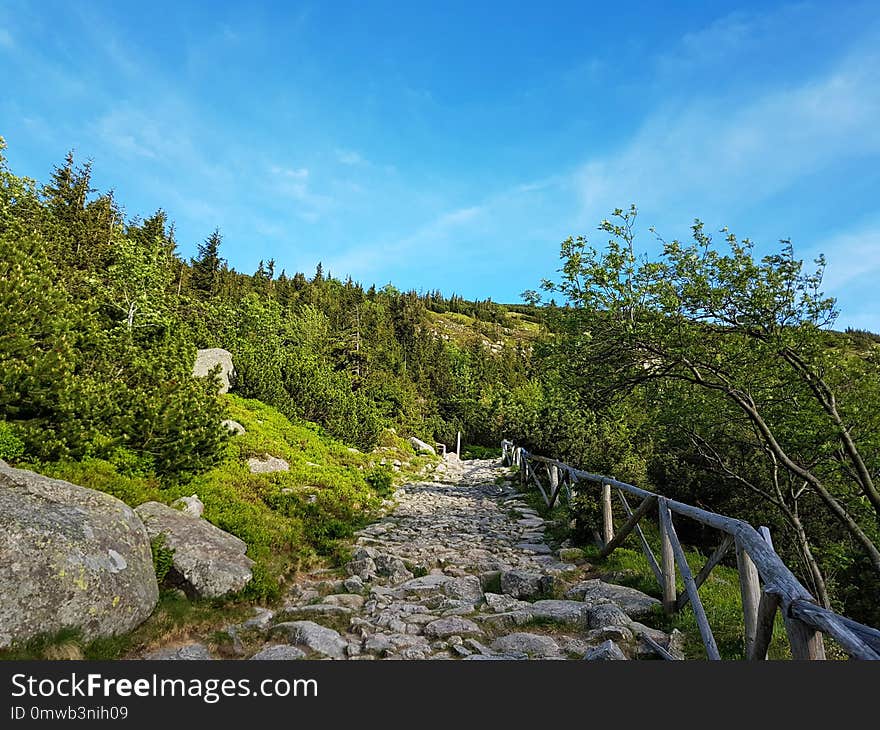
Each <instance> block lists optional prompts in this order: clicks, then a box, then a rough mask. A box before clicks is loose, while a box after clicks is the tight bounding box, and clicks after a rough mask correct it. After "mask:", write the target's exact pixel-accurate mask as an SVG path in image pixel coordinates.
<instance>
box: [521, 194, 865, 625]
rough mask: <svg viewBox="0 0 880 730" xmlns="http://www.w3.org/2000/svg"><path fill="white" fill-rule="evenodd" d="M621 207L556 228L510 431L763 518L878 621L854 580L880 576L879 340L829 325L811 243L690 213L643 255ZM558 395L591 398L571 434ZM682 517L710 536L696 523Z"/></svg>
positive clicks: (786, 553) (818, 586)
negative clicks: (810, 265)
mask: <svg viewBox="0 0 880 730" xmlns="http://www.w3.org/2000/svg"><path fill="white" fill-rule="evenodd" d="M635 219H636V210H635V208H631V209H630V210H629V211H626V212H624V211H622V210H617V211H615V216H614V222H611V221H608V220H606V221H603V222H602V224H601V226H600V230H601V231H602V233H603V234H606V235H607V236H609V240H608V243H607V245H606V247H605V248H604V250H601V251H600V250H597V249H595V248H593V247H592V246H590V245H589V242H588V241H587V239H585V238H583V237H579V238H577V239H568V240H567V241H565V242H564V243H563V244H562V248H561V259H562V262H563V265H562V267H561V268H560V270H559V274H560V277H559V279H558V281H555V282H553V281H546V282H544V288H545V289H547V290H548V291H551V292H554V293H557V294H559V295H562V296H563V297H564V298H565V301H566V304H567V306H566V307H563V308H558V307H554V306H549V307H547V310H548V316H547V321H548V323H549V326H550V328H551V329H552V330H553V333H554V337H553V338H551V339H550V340H549V341H548V342H547V343H546V344H545V345H544V347H543V349H542V351H541V353H540V356H539V361H538V363H539V368H538V369H539V372H540V373H541V382H542V384H541V387H535V386H529V387H532V388H535V390H534V393H533V394H532V395H529V394H523V395H521V396H519V404H518V413H520V414H523V415H524V416H525V417H524V418H523V416H522V415H521V416H520V418H522V420H523V422H524V426H526V428H523V432H522V435H523V436H524V437H525V438H526V444H527V445H528V444H530V443H531V444H532V445H533V448H535V450H544V451H545V453H553V454H555V455H557V456H560V457H562V458H564V459H565V460H568V461H571V462H573V463H575V464H577V465H585V466H588V467H589V468H590V470H591V471H594V472H602V473H606V474H610V475H614V476H617V477H618V478H623V479H627V480H629V481H635V482H636V483H644V484H647V485H649V486H651V487H653V488H654V489H655V490H656V491H658V492H660V493H663V494H666V495H667V496H671V497H674V498H678V499H681V500H682V501H687V502H691V503H695V504H700V505H701V506H704V507H707V508H709V509H712V510H715V511H718V512H722V513H728V514H731V515H735V516H738V517H740V518H743V519H746V520H749V521H751V522H753V523H755V524H766V525H769V526H770V527H771V530H772V531H773V534H774V543H775V545H776V548H777V550H778V551H779V552H780V553H781V554H782V555H783V558H784V559H785V560H786V562H787V564H789V565H790V566H792V567H793V568H794V569H795V570H796V571H797V572H798V574H799V577H800V578H801V580H802V581H804V583H805V584H806V585H808V586H810V587H811V588H812V590H813V592H814V595H816V597H817V598H818V599H819V600H820V601H821V602H822V603H824V604H826V605H830V606H832V607H834V608H836V609H839V610H842V611H843V612H844V613H847V614H848V615H851V616H853V617H856V618H861V619H862V620H865V621H867V622H868V623H876V622H877V620H878V618H880V614H877V608H876V602H874V601H873V600H871V599H866V598H865V596H867V595H876V590H877V587H878V585H880V581H878V578H880V551H878V540H880V529H878V528H880V509H878V508H880V499H878V497H880V493H878V491H877V487H876V476H877V472H878V467H880V440H878V438H880V414H878V408H877V405H878V403H880V378H878V377H877V376H878V365H880V348H878V347H877V345H876V343H875V342H874V341H873V340H872V338H870V337H868V338H866V337H865V335H864V333H854V332H849V333H840V332H834V331H833V330H831V325H832V324H833V323H834V321H835V318H836V316H837V312H836V310H835V303H834V300H833V299H832V298H830V297H827V296H826V295H825V294H823V292H822V290H821V283H822V273H823V269H824V261H823V260H822V259H821V257H820V258H819V259H818V260H817V261H816V268H815V270H812V271H805V270H804V266H803V262H802V261H800V260H798V259H797V258H796V257H795V255H794V250H793V247H792V245H791V243H790V242H788V241H782V242H781V245H780V247H779V249H778V250H776V251H774V252H772V253H770V254H768V255H766V256H764V257H763V258H761V259H758V258H757V257H756V256H755V253H754V246H753V244H752V242H751V241H749V240H748V239H738V238H737V237H736V236H734V235H733V234H731V233H729V232H728V231H726V230H725V231H723V233H724V241H723V243H722V244H721V245H718V244H717V243H716V242H715V241H713V239H712V236H710V235H709V234H708V233H706V231H705V230H704V226H703V224H702V223H700V222H699V221H697V222H695V224H694V226H693V236H692V241H691V242H690V243H687V244H685V243H682V242H679V241H672V242H666V241H663V240H662V239H660V244H661V245H662V252H661V254H660V256H658V257H657V258H656V259H650V258H648V257H647V256H644V255H643V256H638V255H637V254H636V252H635V251H636V246H635ZM527 296H528V298H530V299H531V300H532V301H533V302H535V301H537V294H535V293H534V292H530V293H527ZM560 401H561V402H563V403H569V404H571V405H570V406H569V407H570V409H571V412H573V413H575V414H576V415H577V419H578V420H580V419H581V414H582V409H585V410H586V411H587V412H588V413H589V416H588V418H587V419H586V420H584V421H583V423H582V425H580V426H578V427H576V428H578V429H579V431H580V434H579V437H578V438H577V439H576V440H575V441H574V442H571V441H569V440H567V439H566V436H567V435H568V434H570V433H572V430H571V428H570V427H569V425H568V422H565V421H563V422H562V423H560V421H559V419H558V418H551V417H550V416H551V415H552V414H553V405H552V404H553V403H554V402H560ZM542 402H543V403H544V404H545V405H544V410H543V411H541V410H539V409H536V408H535V404H539V403H542ZM536 410H537V413H536ZM559 414H560V417H561V418H564V417H565V411H564V410H563V409H559ZM560 427H561V433H560ZM577 432H578V431H574V433H577ZM529 434H531V435H529ZM549 444H556V446H555V448H553V449H551V450H546V448H545V447H546V446H547V445H549ZM681 532H682V537H683V538H685V539H686V540H688V541H690V542H691V543H692V544H696V545H698V546H702V547H705V548H711V543H710V540H711V537H709V535H707V534H704V532H703V531H702V530H699V529H697V528H696V527H694V526H690V529H688V526H687V525H685V526H684V527H683V528H682V530H681ZM856 586H858V587H859V588H858V589H857V588H855V587H856Z"/></svg>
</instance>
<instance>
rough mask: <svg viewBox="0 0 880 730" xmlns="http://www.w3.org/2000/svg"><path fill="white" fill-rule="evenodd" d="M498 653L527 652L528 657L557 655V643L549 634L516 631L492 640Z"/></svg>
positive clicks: (493, 646)
mask: <svg viewBox="0 0 880 730" xmlns="http://www.w3.org/2000/svg"><path fill="white" fill-rule="evenodd" d="M492 648H493V649H494V650H495V651H497V652H498V653H499V654H527V655H528V656H530V657H555V656H559V653H560V651H559V645H558V644H557V643H556V642H555V641H554V640H553V639H552V638H550V637H549V636H543V635H541V634H530V633H526V632H517V633H513V634H508V635H507V636H501V637H499V638H497V639H495V641H493V642H492Z"/></svg>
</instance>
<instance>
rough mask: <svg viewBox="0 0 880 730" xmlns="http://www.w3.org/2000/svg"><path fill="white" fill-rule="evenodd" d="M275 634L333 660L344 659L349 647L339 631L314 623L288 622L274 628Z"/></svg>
mask: <svg viewBox="0 0 880 730" xmlns="http://www.w3.org/2000/svg"><path fill="white" fill-rule="evenodd" d="M272 633H273V634H283V635H285V636H286V637H287V638H288V640H289V641H290V642H291V643H293V644H297V645H300V646H305V647H307V648H308V649H311V650H312V651H314V652H317V653H318V654H323V655H324V656H328V657H331V658H332V659H344V658H345V647H346V646H347V645H348V642H346V641H345V640H344V639H343V638H342V637H341V636H340V635H339V632H338V631H334V630H333V629H328V628H326V627H324V626H321V625H319V624H316V623H314V622H313V621H286V622H285V623H281V624H276V625H275V626H273V627H272Z"/></svg>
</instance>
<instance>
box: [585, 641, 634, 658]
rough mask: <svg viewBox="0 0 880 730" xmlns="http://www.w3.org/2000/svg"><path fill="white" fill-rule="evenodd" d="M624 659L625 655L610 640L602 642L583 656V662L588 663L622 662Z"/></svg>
mask: <svg viewBox="0 0 880 730" xmlns="http://www.w3.org/2000/svg"><path fill="white" fill-rule="evenodd" d="M625 659H626V655H625V654H624V653H623V652H622V651H621V649H620V647H619V646H618V645H617V644H615V643H614V642H613V641H611V639H609V640H608V641H603V642H602V643H601V644H599V646H597V647H595V648H593V649H590V651H588V652H587V653H586V654H584V660H585V661H588V662H601V661H622V660H625Z"/></svg>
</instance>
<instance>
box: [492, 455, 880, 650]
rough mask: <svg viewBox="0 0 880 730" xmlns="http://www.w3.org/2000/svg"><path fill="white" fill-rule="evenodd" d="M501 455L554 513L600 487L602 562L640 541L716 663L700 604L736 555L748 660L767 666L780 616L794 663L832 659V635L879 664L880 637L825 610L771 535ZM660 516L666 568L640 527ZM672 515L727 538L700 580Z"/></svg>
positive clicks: (671, 607) (539, 462) (544, 463)
mask: <svg viewBox="0 0 880 730" xmlns="http://www.w3.org/2000/svg"><path fill="white" fill-rule="evenodd" d="M501 449H502V463H504V464H505V465H509V466H517V467H519V474H520V482H521V484H522V485H523V487H525V486H527V485H534V486H535V487H537V488H538V490H539V491H540V492H541V495H542V496H543V498H544V502H545V503H546V504H547V506H548V507H549V508H552V507H553V505H554V504H555V503H556V502H557V500H558V499H559V497H560V495H561V494H563V493H564V494H565V495H566V496H567V497H568V499H569V500H570V499H571V496H572V494H573V493H574V490H575V487H576V486H579V485H580V484H581V483H585V484H596V485H599V486H600V490H601V504H602V523H603V524H602V536H601V541H600V542H601V544H602V547H601V550H600V557H607V556H608V555H610V554H611V553H612V552H613V551H614V550H615V549H616V548H617V547H619V546H620V545H621V544H622V543H623V541H624V540H625V539H626V538H627V537H628V536H629V535H630V534H631V533H635V534H636V536H637V537H638V540H639V543H640V544H641V548H642V552H643V553H644V555H645V558H646V559H647V561H648V564H649V565H650V567H651V570H652V572H653V573H654V575H655V577H656V578H657V582H658V584H659V585H660V592H661V594H662V596H663V607H664V609H665V610H666V611H667V612H670V613H671V612H674V611H679V610H681V609H682V608H684V607H685V606H686V605H687V604H688V603H690V604H691V607H692V609H693V611H694V615H695V617H696V621H697V626H698V627H699V630H700V636H701V638H702V640H703V646H704V647H705V648H706V655H707V656H708V657H709V659H720V658H721V656H720V654H719V652H718V646H717V644H716V643H715V637H714V636H713V634H712V629H711V627H710V626H709V621H708V619H707V617H706V611H705V610H704V608H703V604H702V602H701V601H700V595H699V588H700V585H702V583H703V582H704V581H705V580H706V578H707V577H708V576H709V574H710V573H711V572H712V569H713V568H714V567H715V566H716V565H718V563H719V562H721V560H722V558H723V557H724V556H725V554H726V553H727V552H728V551H729V550H731V549H734V550H735V551H736V563H737V568H738V571H739V582H740V593H741V595H742V606H743V620H744V624H745V655H746V658H748V659H766V658H767V649H768V648H769V646H770V641H771V639H772V636H773V626H774V623H775V618H776V612H777V610H779V611H780V612H781V613H782V618H783V621H784V624H785V631H786V634H787V636H788V642H789V644H790V646H791V656H792V658H793V659H825V647H824V642H823V638H822V637H823V634H826V635H828V636H830V637H831V638H833V639H834V641H835V642H837V644H838V645H839V646H840V647H841V648H842V649H843V651H845V652H846V653H847V654H848V655H849V656H850V657H852V658H853V659H874V660H880V631H878V630H877V629H875V628H872V627H870V626H865V625H864V624H860V623H858V622H856V621H853V620H852V619H849V618H846V617H845V616H840V615H838V614H836V613H834V612H833V611H830V610H829V609H827V608H824V607H823V606H820V605H818V604H817V603H816V600H815V599H814V598H813V596H812V595H810V592H809V591H808V590H807V589H806V588H804V586H803V585H801V583H800V582H799V581H798V579H797V578H796V577H795V576H794V574H793V573H792V572H791V571H790V570H789V569H788V568H787V567H786V565H785V563H783V562H782V560H781V559H780V557H779V556H778V555H777V554H776V551H775V550H774V549H773V543H772V542H771V540H770V531H769V530H768V529H767V528H766V527H761V528H759V529H757V530H756V529H755V528H754V527H752V526H751V525H750V524H749V523H747V522H743V521H742V520H738V519H734V518H733V517H725V516H724V515H719V514H716V513H715V512H708V511H706V510H704V509H700V508H699V507H693V506H691V505H689V504H684V503H683V502H677V501H675V500H674V499H669V498H667V497H664V496H662V495H660V494H655V493H654V492H650V491H648V490H646V489H641V488H639V487H635V486H633V485H632V484H627V483H625V482H620V481H618V480H616V479H613V478H610V477H606V476H602V475H600V474H591V473H590V472H586V471H582V470H581V469H575V468H574V467H572V466H569V465H568V464H564V463H562V462H561V461H557V460H555V459H548V458H546V457H543V456H536V455H535V454H530V453H529V452H528V451H526V449H524V448H522V447H518V446H515V445H514V444H513V443H512V442H511V441H506V440H505V441H502V443H501ZM542 480H543V481H542ZM612 490H616V491H617V495H618V497H619V499H620V502H621V505H622V507H623V511H624V513H625V514H626V516H627V520H626V522H625V523H624V524H623V525H622V526H621V527H620V529H619V530H617V532H615V525H614V516H613V512H612V508H611V507H612V505H611V501H612V500H611V493H612ZM627 495H629V496H630V497H637V498H639V499H640V500H641V502H640V503H639V504H638V505H637V506H636V507H635V509H633V508H632V507H631V506H630V503H629V500H628V499H627ZM655 508H656V512H657V515H658V527H659V532H660V546H661V547H660V560H659V561H658V560H657V557H656V556H655V555H654V551H653V550H652V549H651V546H650V544H649V543H648V540H647V539H646V538H645V535H644V533H643V532H642V529H641V527H639V522H640V521H641V520H642V519H643V518H644V517H645V516H646V515H647V514H648V513H651V512H654V510H655ZM673 515H679V516H681V517H687V518H689V519H692V520H696V521H697V522H699V523H701V524H703V525H707V526H709V527H712V528H715V529H716V530H719V531H720V532H721V541H720V543H719V545H718V547H717V548H716V550H715V551H714V552H713V553H712V555H711V556H710V557H709V558H708V560H707V561H706V564H705V565H704V566H703V567H702V568H701V570H700V571H699V572H698V573H697V575H696V576H694V575H693V573H692V571H691V568H690V566H689V565H688V562H687V559H686V557H685V552H684V549H683V548H682V546H681V543H680V542H679V539H678V535H677V534H676V531H675V525H674V523H673ZM676 568H677V569H678V573H679V574H680V575H681V578H682V581H683V582H684V587H685V593H684V594H682V595H681V596H679V595H677V593H676V590H677V589H676Z"/></svg>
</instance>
